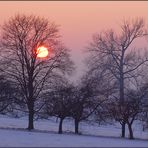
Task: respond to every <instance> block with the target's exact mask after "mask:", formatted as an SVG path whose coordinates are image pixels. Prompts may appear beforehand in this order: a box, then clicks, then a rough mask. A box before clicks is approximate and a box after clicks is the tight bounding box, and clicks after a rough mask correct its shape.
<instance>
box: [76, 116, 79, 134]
mask: <svg viewBox="0 0 148 148" xmlns="http://www.w3.org/2000/svg"><path fill="white" fill-rule="evenodd" d="M75 134H79V120H77V119H75Z"/></svg>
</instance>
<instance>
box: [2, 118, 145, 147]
mask: <svg viewBox="0 0 148 148" xmlns="http://www.w3.org/2000/svg"><path fill="white" fill-rule="evenodd" d="M26 127H27V120H26V119H25V118H21V119H16V118H8V117H5V116H0V147H148V140H147V139H148V131H147V132H142V131H141V130H139V131H138V129H137V130H135V131H134V133H135V137H136V136H137V138H142V139H145V140H140V139H135V140H129V139H122V138H115V137H119V136H120V132H121V130H120V128H119V127H118V126H117V127H116V126H100V127H99V126H94V125H88V124H86V123H82V124H81V125H80V131H81V133H82V134H83V135H75V134H73V131H74V127H73V122H72V121H69V120H66V121H65V122H64V124H63V131H64V134H62V135H59V134H57V131H58V123H57V122H56V120H55V118H51V120H48V121H47V120H40V121H35V130H33V131H31V132H29V131H27V130H26V129H25V128H26ZM93 135H94V136H93ZM105 136H107V137H105ZM127 136H128V133H127ZM140 136H141V137H140Z"/></svg>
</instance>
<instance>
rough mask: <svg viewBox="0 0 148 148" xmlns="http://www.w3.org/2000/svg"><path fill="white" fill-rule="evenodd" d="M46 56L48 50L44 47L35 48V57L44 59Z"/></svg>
mask: <svg viewBox="0 0 148 148" xmlns="http://www.w3.org/2000/svg"><path fill="white" fill-rule="evenodd" d="M47 56H48V49H47V48H46V47H44V46H40V47H38V48H37V57H38V58H46V57H47Z"/></svg>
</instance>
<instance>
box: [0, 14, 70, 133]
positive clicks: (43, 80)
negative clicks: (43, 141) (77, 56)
mask: <svg viewBox="0 0 148 148" xmlns="http://www.w3.org/2000/svg"><path fill="white" fill-rule="evenodd" d="M58 37H59V31H58V26H57V25H55V24H54V23H53V22H50V21H48V20H47V19H45V18H41V17H37V16H32V15H31V16H26V15H16V16H15V17H12V18H10V19H9V21H7V22H6V23H5V24H4V25H3V27H2V38H1V51H2V52H1V63H2V64H3V67H2V69H1V70H2V71H3V72H5V74H6V75H7V77H8V78H9V79H10V80H11V81H13V82H14V83H15V84H16V85H18V86H19V87H20V89H21V91H22V94H23V97H22V98H23V99H22V101H23V102H24V103H25V104H26V105H27V108H28V113H29V116H28V117H29V122H28V129H29V130H31V129H33V128H34V125H33V118H34V114H35V113H36V112H37V111H38V110H39V109H40V108H41V107H42V106H43V105H42V104H40V103H39V99H40V94H41V92H43V91H45V90H46V89H48V86H50V84H51V83H52V81H53V79H55V78H56V75H59V74H66V73H70V71H71V70H72V68H71V66H72V61H71V60H70V55H69V50H68V49H67V48H66V47H64V45H62V43H60V42H59V40H58ZM40 46H45V47H47V48H48V51H49V55H48V56H47V57H46V58H38V52H37V49H38V47H40ZM36 107H38V108H36Z"/></svg>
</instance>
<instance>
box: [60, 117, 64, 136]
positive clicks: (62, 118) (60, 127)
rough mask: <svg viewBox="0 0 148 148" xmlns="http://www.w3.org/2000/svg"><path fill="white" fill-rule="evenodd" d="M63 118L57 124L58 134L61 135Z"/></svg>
mask: <svg viewBox="0 0 148 148" xmlns="http://www.w3.org/2000/svg"><path fill="white" fill-rule="evenodd" d="M63 120H64V118H60V123H59V134H62V132H63V131H62V124H63Z"/></svg>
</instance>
